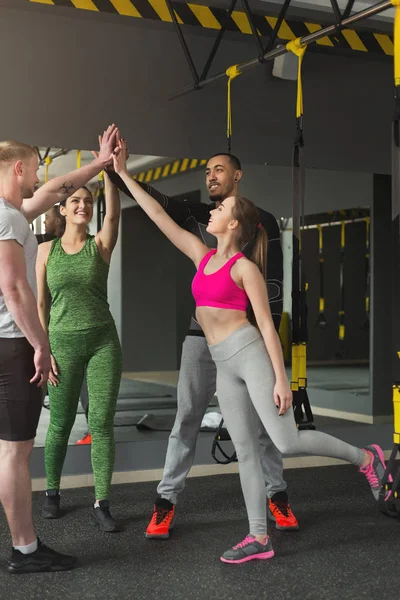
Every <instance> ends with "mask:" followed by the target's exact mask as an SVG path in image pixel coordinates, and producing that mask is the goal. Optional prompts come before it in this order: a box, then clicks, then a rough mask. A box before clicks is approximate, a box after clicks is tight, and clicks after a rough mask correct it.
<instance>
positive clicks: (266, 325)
mask: <svg viewBox="0 0 400 600" xmlns="http://www.w3.org/2000/svg"><path fill="white" fill-rule="evenodd" d="M240 263H242V265H241V267H240V268H241V271H240V275H241V278H242V285H243V288H244V290H245V292H246V294H247V296H248V297H249V300H250V303H251V306H252V309H253V311H254V316H255V318H256V321H257V325H258V328H259V330H260V333H261V335H262V337H263V339H264V343H265V346H266V348H267V351H268V354H269V357H270V359H271V362H272V367H273V369H274V373H275V377H276V385H275V391H274V400H275V403H276V405H277V406H279V414H280V415H281V414H284V413H285V412H286V411H287V409H288V408H289V407H290V406H291V404H292V393H291V391H290V387H289V382H288V378H287V375H286V370H285V364H284V361H283V354H282V347H281V342H280V339H279V336H278V333H277V331H276V329H275V326H274V322H273V320H272V315H271V309H270V306H269V300H268V292H267V286H266V285H265V280H264V278H263V276H262V275H261V273H260V271H259V270H258V267H257V266H256V265H255V264H254V263H252V262H251V261H249V260H243V261H240Z"/></svg>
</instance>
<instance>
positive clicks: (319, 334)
mask: <svg viewBox="0 0 400 600" xmlns="http://www.w3.org/2000/svg"><path fill="white" fill-rule="evenodd" d="M39 152H40V154H41V156H42V158H43V159H44V161H43V165H42V166H41V169H40V180H41V182H44V181H45V180H46V177H47V178H51V177H54V176H56V175H58V174H61V173H65V172H68V171H69V170H71V169H73V168H74V167H75V165H76V164H82V165H83V164H85V162H89V161H90V160H91V159H92V157H91V153H90V152H89V151H82V152H80V153H77V151H75V150H73V151H65V150H60V149H51V150H50V151H49V153H47V156H49V157H50V158H51V159H52V160H51V162H50V161H48V160H47V165H46V152H47V149H45V148H40V149H39ZM77 161H78V162H77ZM79 161H80V163H79ZM218 162H220V161H217V163H218ZM206 166H207V161H206V160H205V159H202V158H198V159H189V158H168V157H164V158H163V157H155V156H140V155H134V156H130V158H129V160H128V169H129V173H130V174H131V175H132V177H133V178H134V179H136V180H137V181H138V182H140V183H141V185H142V188H144V189H146V190H147V191H149V192H150V193H151V194H152V195H153V196H154V197H155V198H156V200H158V202H159V203H160V204H161V205H162V206H163V207H164V208H166V209H167V211H168V212H169V214H170V215H171V216H172V217H173V219H174V220H175V221H176V222H177V223H178V224H180V225H181V226H183V227H184V228H185V229H187V230H189V231H191V232H192V233H194V234H196V235H197V236H198V237H200V238H201V239H202V240H207V243H208V244H209V245H210V246H213V242H212V241H211V240H210V239H209V237H207V236H208V235H209V234H208V233H207V231H206V227H207V223H208V219H209V209H208V208H207V204H209V203H210V201H213V200H215V199H218V193H220V192H221V188H222V187H223V186H224V185H226V181H225V180H224V177H223V175H221V174H219V173H218V172H216V174H215V176H214V179H213V178H211V179H212V181H211V183H210V179H208V180H206ZM242 171H243V177H242V179H241V181H240V193H242V194H243V195H245V196H247V197H249V198H250V199H251V200H253V201H254V202H255V203H256V205H257V206H258V207H259V208H261V209H263V210H264V211H267V212H268V213H271V214H272V215H273V216H274V217H275V219H276V221H277V224H278V226H279V229H280V234H278V235H280V240H281V247H282V252H283V266H284V278H283V304H282V307H281V308H279V307H278V305H276V306H275V309H276V310H277V311H278V312H279V310H281V311H282V310H283V315H282V320H281V325H280V337H281V342H282V346H283V349H284V355H285V361H286V365H287V370H288V373H289V377H290V376H291V288H292V281H291V279H292V226H291V212H292V206H291V174H290V169H289V168H284V167H266V166H257V165H243V167H242ZM353 175H354V186H353V187H352V189H353V190H354V189H356V185H357V182H356V180H357V177H358V174H353ZM346 177H348V174H347V175H346ZM346 177H345V176H343V179H342V178H341V174H340V173H329V172H322V171H321V172H318V171H310V173H309V174H308V178H309V180H311V186H310V191H309V192H308V194H307V200H306V207H305V215H306V216H305V219H304V222H303V228H302V261H303V263H302V265H303V269H304V272H305V279H306V282H307V308H308V344H307V356H308V361H307V362H308V369H307V384H308V386H307V392H308V397H309V400H310V403H311V409H312V413H313V419H314V423H315V425H316V427H317V428H318V429H325V430H327V431H331V430H332V428H334V427H337V426H338V425H340V426H344V427H346V426H347V425H349V426H354V424H355V423H357V424H360V423H364V424H368V423H372V421H373V418H372V412H371V402H372V401H371V395H370V390H369V339H370V328H369V297H370V269H369V231H370V212H369V211H370V207H369V206H368V203H365V202H364V198H362V197H361V195H360V197H357V194H356V193H354V194H353V195H349V194H347V195H346V193H344V191H345V188H346V189H347V188H348V181H347V179H346ZM115 181H116V182H117V183H118V185H119V186H120V188H121V191H120V199H121V207H122V212H121V215H122V216H121V223H120V229H119V237H118V242H117V244H116V247H115V249H114V252H113V257H112V260H111V265H110V272H109V279H108V301H109V304H110V310H111V313H112V316H113V319H114V321H115V324H116V328H117V331H118V334H119V338H120V341H121V345H122V351H123V368H122V376H121V380H120V383H119V393H118V399H117V404H116V412H115V416H114V432H115V438H116V441H117V442H119V441H131V440H137V439H143V438H146V439H149V440H151V439H160V438H161V439H166V438H167V437H168V436H169V434H170V432H171V429H172V427H173V423H174V419H175V415H176V408H177V382H178V377H179V373H180V369H181V368H182V364H181V359H182V344H183V342H184V340H185V337H186V335H187V333H188V330H189V329H191V331H190V333H191V334H192V335H190V336H189V337H188V338H187V340H188V343H187V344H186V348H188V345H190V344H191V343H193V341H194V340H195V339H196V337H197V336H199V335H200V332H199V331H198V330H199V326H198V325H196V323H195V322H194V321H193V319H192V317H193V314H194V312H193V311H194V304H193V299H192V295H191V280H192V278H193V275H194V267H193V264H192V263H191V261H190V260H188V259H187V258H186V257H185V256H183V255H182V254H181V253H180V252H178V251H177V250H176V249H175V247H174V246H173V245H172V244H171V243H170V242H169V241H168V240H167V239H166V238H165V237H164V236H163V235H162V234H161V233H160V231H159V230H158V228H157V227H156V226H155V225H154V223H153V222H152V221H151V220H150V219H149V218H148V217H147V215H146V214H145V213H144V212H143V211H142V210H141V209H140V208H139V207H138V205H137V204H136V202H134V201H133V200H132V198H131V197H129V194H127V193H125V192H126V191H127V190H126V187H125V186H124V185H123V183H121V180H119V178H118V177H117V176H115ZM103 186H104V181H103V180H102V179H101V177H100V178H98V177H96V178H95V179H93V180H92V181H90V182H89V184H88V188H89V189H90V191H91V193H92V194H93V196H94V198H95V199H96V201H95V205H94V211H93V219H92V221H91V223H90V226H89V230H90V232H91V233H92V234H96V233H97V231H98V230H99V229H100V228H101V226H102V222H103V220H104V206H105V204H104V199H103ZM350 187H351V186H350ZM355 206H364V208H361V209H358V208H357V209H355V208H354V207H355ZM48 218H49V217H48ZM34 226H35V233H36V234H37V235H38V237H39V241H41V240H40V236H42V237H43V236H45V235H46V230H45V218H44V217H42V218H41V219H40V220H38V221H37V222H36V223H35V225H34ZM48 233H49V232H47V235H48ZM269 293H270V298H271V300H273V297H274V282H273V281H271V282H270V285H269ZM271 307H272V308H274V305H273V304H271ZM196 329H197V331H196ZM183 357H184V360H185V361H187V356H186V355H185V354H184V355H183ZM189 362H190V361H189ZM195 368H196V365H194V364H189V363H187V362H185V364H184V365H183V370H181V380H182V381H183V383H184V381H185V377H182V374H183V372H186V370H187V369H189V370H190V369H191V370H192V371H193V370H194V369H195ZM60 376H61V374H60ZM182 381H181V385H183V383H182ZM101 385H105V384H103V383H102V384H101ZM212 387H213V386H212V385H211V388H212ZM211 388H210V390H209V392H208V393H209V394H210V398H209V404H208V414H207V416H206V418H205V419H204V420H203V421H202V424H201V427H202V430H203V431H204V432H210V431H211V432H213V431H215V428H216V427H217V426H218V424H219V422H220V420H221V419H220V414H219V412H220V411H219V407H218V402H217V398H216V396H215V395H214V393H213V391H214V390H213V389H211ZM104 389H106V387H104ZM185 393H186V394H187V395H188V394H189V393H190V390H189V389H188V390H187V391H186V392H185ZM89 396H90V395H89ZM80 400H81V401H80V403H79V405H78V409H77V418H76V421H75V424H74V427H73V429H72V431H71V435H70V440H69V442H70V444H76V443H77V442H79V441H80V440H83V441H90V437H86V433H87V431H88V424H87V413H88V410H89V412H90V399H89V401H88V393H87V385H86V381H84V384H83V387H82V390H81V393H80ZM206 403H207V402H206ZM44 406H45V407H46V410H43V412H42V418H41V425H40V429H39V432H38V437H37V440H36V445H43V444H44V441H45V435H46V430H47V426H48V421H49V410H48V397H47V396H46V397H45V399H44ZM93 410H94V408H93ZM213 435H214V434H212V437H213ZM353 443H354V441H353ZM210 450H211V442H210Z"/></svg>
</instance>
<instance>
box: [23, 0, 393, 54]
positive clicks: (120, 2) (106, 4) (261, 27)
mask: <svg viewBox="0 0 400 600" xmlns="http://www.w3.org/2000/svg"><path fill="white" fill-rule="evenodd" d="M27 2H33V3H38V4H47V5H49V6H70V7H74V8H78V9H82V10H91V11H96V12H105V13H111V14H119V15H122V16H126V17H136V18H139V19H140V18H141V19H152V20H156V21H163V22H166V23H172V19H171V15H170V13H169V11H168V7H167V4H166V2H165V0H27ZM171 4H172V7H173V9H174V11H175V14H176V16H177V19H178V22H179V23H180V24H181V25H192V26H195V27H203V28H205V29H214V30H219V29H222V27H224V28H225V29H226V30H227V31H234V32H239V33H244V34H248V35H251V27H250V23H249V20H248V18H247V16H246V13H245V12H243V11H239V10H234V11H233V12H232V15H231V16H229V14H228V11H227V10H226V9H223V8H216V7H212V6H203V5H199V4H191V3H187V4H186V3H182V4H181V3H178V2H171ZM252 17H253V21H254V24H255V26H256V28H257V30H258V32H259V34H260V35H262V36H266V37H268V36H270V35H271V33H272V31H273V29H274V27H275V24H276V22H277V18H276V17H274V16H269V15H262V14H259V13H252ZM323 27H325V25H324V24H322V23H310V22H308V21H302V20H292V19H287V20H284V21H283V23H282V25H281V27H280V29H279V32H278V38H279V39H281V40H285V41H287V40H294V39H295V38H297V37H304V36H306V35H309V34H310V33H314V32H315V31H318V30H319V29H322V28H323ZM316 44H317V46H319V47H324V48H326V49H328V48H331V49H335V48H336V49H339V50H355V51H356V52H363V53H368V52H370V53H373V54H380V55H381V56H393V37H392V36H391V35H388V34H387V33H373V32H370V31H360V30H358V31H355V30H354V29H343V30H342V31H341V32H336V33H334V34H332V35H331V36H329V37H324V38H321V39H320V40H318V41H317V42H316Z"/></svg>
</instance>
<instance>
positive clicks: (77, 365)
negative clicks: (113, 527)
mask: <svg viewBox="0 0 400 600" xmlns="http://www.w3.org/2000/svg"><path fill="white" fill-rule="evenodd" d="M49 339H50V347H51V352H52V354H53V356H54V358H55V359H56V362H57V366H58V380H59V383H58V386H57V387H54V386H51V385H49V397H50V425H49V428H48V431H47V437H46V446H45V465H46V475H47V489H50V490H58V489H59V488H60V479H61V471H62V468H63V464H64V460H65V455H66V453H67V445H68V439H69V436H70V433H71V429H72V427H73V424H74V422H75V418H76V410H77V406H78V401H79V394H80V391H81V387H82V381H83V375H84V369H85V367H86V369H87V371H86V372H87V385H88V392H89V427H90V432H91V434H92V448H91V451H92V467H93V473H94V481H95V492H96V498H97V499H98V500H103V499H106V498H108V494H109V490H110V485H111V477H112V472H113V467H114V457H115V442H114V413H115V405H116V403H117V397H118V391H119V386H120V380H121V370H122V351H121V345H120V342H119V339H118V335H117V331H116V329H115V325H114V323H108V324H107V325H103V326H101V327H95V328H92V329H87V330H85V331H77V332H75V331H74V332H64V331H63V332H52V331H51V330H50V332H49Z"/></svg>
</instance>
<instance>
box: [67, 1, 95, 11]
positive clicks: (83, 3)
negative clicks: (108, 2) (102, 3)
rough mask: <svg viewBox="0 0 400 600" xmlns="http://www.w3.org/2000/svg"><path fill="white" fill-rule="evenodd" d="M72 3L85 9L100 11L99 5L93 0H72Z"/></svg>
mask: <svg viewBox="0 0 400 600" xmlns="http://www.w3.org/2000/svg"><path fill="white" fill-rule="evenodd" d="M71 2H72V4H73V5H74V6H75V8H83V10H95V11H96V12H99V9H98V8H97V6H96V5H95V4H94V2H92V0H71Z"/></svg>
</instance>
